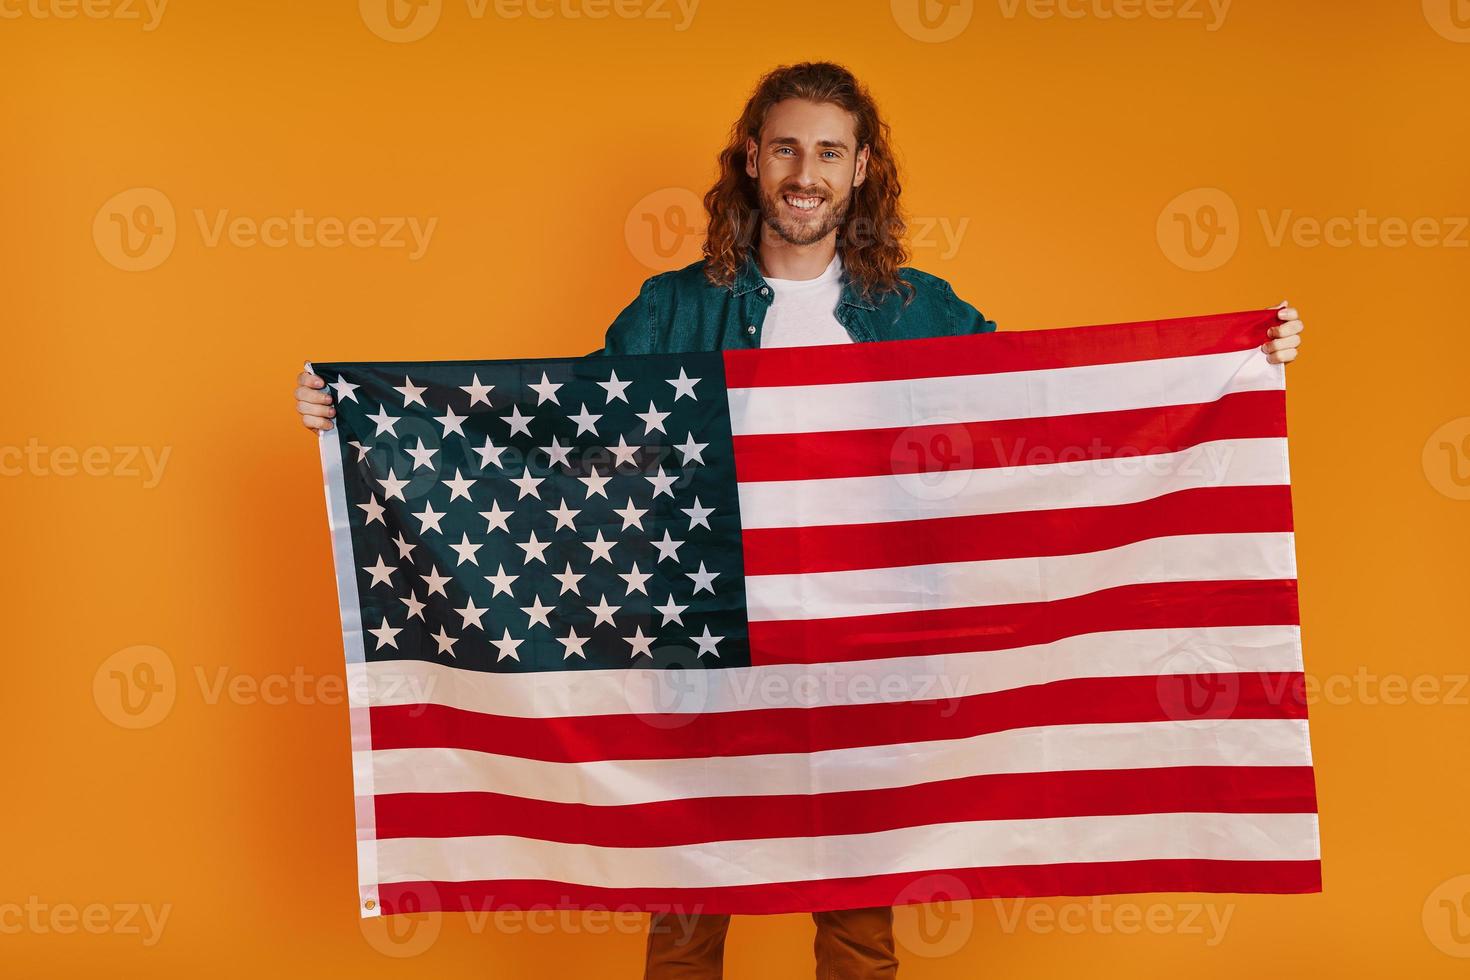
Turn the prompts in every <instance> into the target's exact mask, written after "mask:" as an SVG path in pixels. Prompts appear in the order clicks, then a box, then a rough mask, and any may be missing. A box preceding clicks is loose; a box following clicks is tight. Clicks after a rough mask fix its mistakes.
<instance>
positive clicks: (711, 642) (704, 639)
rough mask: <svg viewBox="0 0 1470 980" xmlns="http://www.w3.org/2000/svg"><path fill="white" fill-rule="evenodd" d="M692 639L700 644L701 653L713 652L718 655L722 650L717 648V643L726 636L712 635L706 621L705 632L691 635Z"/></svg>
mask: <svg viewBox="0 0 1470 980" xmlns="http://www.w3.org/2000/svg"><path fill="white" fill-rule="evenodd" d="M690 639H692V640H693V641H694V642H695V643H696V644H697V645H698V646H699V654H700V655H703V654H706V653H712V654H714V655H715V656H717V657H718V656H719V655H720V651H718V650H716V649H715V644H716V643H719V642H720V641H721V640H723V639H724V637H723V636H711V635H710V632H709V624H708V623H706V624H705V627H704V633H703V634H702V635H700V636H692V637H690Z"/></svg>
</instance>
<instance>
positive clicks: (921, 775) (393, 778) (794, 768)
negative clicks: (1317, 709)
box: [373, 718, 1312, 806]
mask: <svg viewBox="0 0 1470 980" xmlns="http://www.w3.org/2000/svg"><path fill="white" fill-rule="evenodd" d="M373 762H374V767H375V769H376V772H377V786H378V792H379V793H385V794H386V793H504V794H508V795H510V796H519V797H523V798H525V799H531V800H545V801H548V802H552V803H587V804H591V805H593V806H623V805H629V804H635V803H656V802H659V801H662V800H678V799H696V798H700V797H709V796H785V795H788V794H811V793H840V792H846V791H849V790H871V789H891V788H893V787H897V786H913V785H916V784H919V783H926V782H935V781H938V780H943V779H960V778H963V777H966V776H981V775H988V774H993V773H1020V772H1069V771H1073V770H1082V769H1090V770H1099V769H1156V768H1161V767H1166V766H1309V765H1311V764H1312V754H1311V746H1310V743H1309V742H1308V739H1307V723H1306V720H1305V719H1275V718H1272V719H1256V718H1227V719H1201V720H1197V721H1153V722H1127V723H1116V724H1102V725H1048V726H1041V727H1036V728H1019V729H1009V730H1006V731H1002V732H988V733H986V734H983V735H973V736H971V737H969V738H956V739H944V740H936V741H920V742H912V743H909V744H906V745H865V746H859V747H857V748H847V749H827V750H824V751H820V752H811V753H799V752H784V753H777V754H772V755H746V756H714V757H710V758H688V759H619V760H611V761H600V762H544V761H541V760H539V759H522V758H517V757H515V756H508V755H496V754H493V753H489V752H474V751H470V750H468V749H446V748H438V749H382V750H379V751H378V752H375V753H374V754H373Z"/></svg>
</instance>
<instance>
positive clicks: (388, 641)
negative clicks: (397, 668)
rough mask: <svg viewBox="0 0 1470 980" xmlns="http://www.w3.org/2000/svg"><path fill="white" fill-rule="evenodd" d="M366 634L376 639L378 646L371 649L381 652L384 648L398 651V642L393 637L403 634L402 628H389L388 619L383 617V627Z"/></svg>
mask: <svg viewBox="0 0 1470 980" xmlns="http://www.w3.org/2000/svg"><path fill="white" fill-rule="evenodd" d="M368 632H369V633H371V634H372V635H373V636H375V637H377V638H378V645H377V646H376V647H374V648H373V649H374V650H381V649H383V647H385V646H390V647H393V648H394V649H395V650H396V649H398V641H397V640H396V639H394V637H396V636H397V635H398V634H399V633H402V632H403V627H402V626H389V625H388V617H387V616H384V617H383V625H382V626H379V627H378V628H377V629H375V630H368Z"/></svg>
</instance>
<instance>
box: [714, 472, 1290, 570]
mask: <svg viewBox="0 0 1470 980" xmlns="http://www.w3.org/2000/svg"><path fill="white" fill-rule="evenodd" d="M1291 529H1292V520H1291V488H1290V487H1289V486H1285V485H1280V486H1262V487H1203V488H1197V489H1190V490H1179V491H1176V492H1174V493H1168V494H1164V495H1162V496H1159V497H1154V498H1153V499H1151V500H1144V501H1139V502H1136V503H1131V504H1113V505H1108V506H1102V507H1065V508H1060V509H1057V510H1033V511H1015V512H1012V513H1008V514H978V515H971V516H967V517H934V518H929V519H927V520H915V521H888V522H884V523H881V524H831V525H826V526H823V527H773V528H747V529H745V530H744V531H742V532H741V539H742V541H743V542H744V546H745V574H746V575H793V574H799V573H808V572H813V573H814V572H837V571H844V570H848V569H855V568H894V567H898V566H901V565H921V564H924V565H927V564H931V563H935V562H952V561H988V560H992V559H1003V558H1031V557H1040V556H1051V555H1076V554H1085V553H1087V552H1092V551H1104V550H1106V549H1108V548H1117V547H1121V546H1122V545H1125V544H1131V543H1133V542H1135V541H1143V540H1145V539H1147V538H1159V537H1166V536H1171V535H1181V534H1232V533H1251V532H1269V531H1290V530H1291Z"/></svg>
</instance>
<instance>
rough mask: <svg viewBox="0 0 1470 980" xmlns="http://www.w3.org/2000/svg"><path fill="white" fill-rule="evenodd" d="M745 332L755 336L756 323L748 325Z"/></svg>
mask: <svg viewBox="0 0 1470 980" xmlns="http://www.w3.org/2000/svg"><path fill="white" fill-rule="evenodd" d="M745 332H746V333H748V334H750V335H751V336H752V337H754V336H755V324H753V323H752V324H751V325H750V326H748V327H746V328H745Z"/></svg>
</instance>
